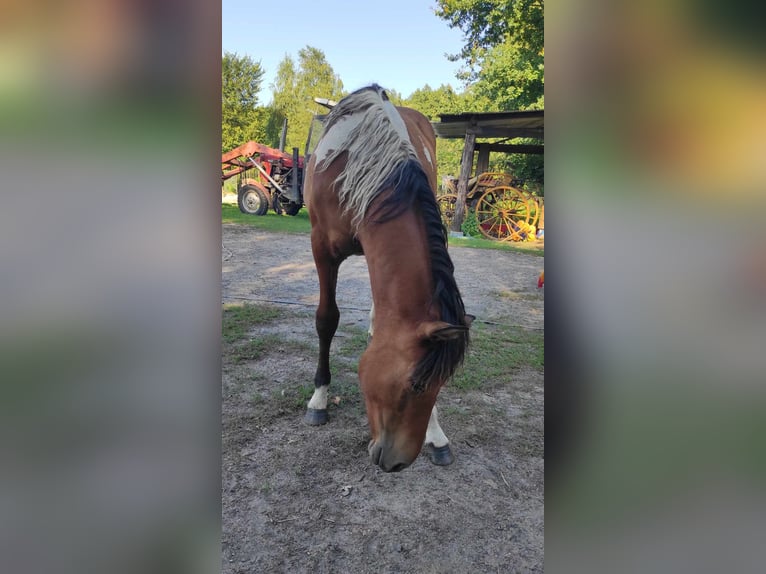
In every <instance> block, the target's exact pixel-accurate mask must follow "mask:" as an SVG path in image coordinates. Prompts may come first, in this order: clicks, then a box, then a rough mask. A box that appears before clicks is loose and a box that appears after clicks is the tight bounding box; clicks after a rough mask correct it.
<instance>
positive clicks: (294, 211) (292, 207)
mask: <svg viewBox="0 0 766 574" xmlns="http://www.w3.org/2000/svg"><path fill="white" fill-rule="evenodd" d="M301 207H302V206H301V204H300V203H293V202H290V203H288V204H287V205H283V206H282V208H283V209H284V210H285V213H286V214H287V215H298V212H299V211H300V210H301Z"/></svg>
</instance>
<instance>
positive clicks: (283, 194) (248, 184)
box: [221, 98, 335, 215]
mask: <svg viewBox="0 0 766 574" xmlns="http://www.w3.org/2000/svg"><path fill="white" fill-rule="evenodd" d="M314 101H315V102H316V103H318V104H321V105H322V106H324V107H326V108H328V109H331V108H332V107H333V106H334V105H335V102H334V101H332V100H328V99H324V98H314ZM326 117H327V116H325V115H319V114H316V115H314V118H313V120H312V122H311V126H310V128H309V134H308V140H307V141H306V155H305V157H301V156H299V155H298V148H297V147H296V148H293V153H292V155H290V154H288V153H285V152H283V151H282V150H280V149H274V148H272V147H269V146H266V145H263V144H259V143H257V142H254V141H249V142H247V143H245V144H242V145H241V146H239V147H236V148H234V149H233V150H231V151H229V152H226V153H225V154H223V155H221V183H222V184H223V182H224V181H226V180H227V179H229V178H231V177H234V176H237V204H238V205H239V209H240V211H241V212H242V213H248V214H250V215H264V214H266V212H267V211H268V210H269V207H271V208H272V209H273V210H274V211H275V212H276V213H278V214H282V213H286V214H287V215H295V214H297V213H298V212H299V211H300V210H301V207H303V172H304V166H306V165H308V160H309V157H310V156H309V153H310V152H311V151H313V150H314V147H316V144H317V142H318V141H319V138H320V137H321V135H322V124H323V121H324V119H325V118H326ZM286 133H287V121H285V125H284V127H283V128H282V137H281V143H280V147H282V148H284V141H285V135H286Z"/></svg>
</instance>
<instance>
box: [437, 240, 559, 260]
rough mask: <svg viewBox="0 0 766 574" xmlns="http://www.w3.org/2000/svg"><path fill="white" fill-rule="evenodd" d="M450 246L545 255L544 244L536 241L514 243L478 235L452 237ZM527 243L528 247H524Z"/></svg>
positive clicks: (537, 255) (538, 255)
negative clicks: (483, 237)
mask: <svg viewBox="0 0 766 574" xmlns="http://www.w3.org/2000/svg"><path fill="white" fill-rule="evenodd" d="M449 245H450V247H473V248H474V249H495V250H497V251H515V252H517V253H524V254H526V255H535V256H536V257H545V248H544V246H543V244H540V246H539V247H536V246H535V245H536V244H535V243H513V242H510V241H490V240H489V239H481V238H478V237H470V238H469V237H450V238H449ZM524 245H526V246H527V247H522V246H524Z"/></svg>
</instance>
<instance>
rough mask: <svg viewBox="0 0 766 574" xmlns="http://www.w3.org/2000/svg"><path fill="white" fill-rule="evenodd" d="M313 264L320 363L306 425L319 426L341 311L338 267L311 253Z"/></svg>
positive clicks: (324, 417) (324, 416) (323, 417)
mask: <svg viewBox="0 0 766 574" xmlns="http://www.w3.org/2000/svg"><path fill="white" fill-rule="evenodd" d="M314 261H315V262H316V266H317V273H318V275H319V306H318V307H317V311H316V329H317V335H319V360H318V361H317V370H316V374H315V375H314V387H315V388H314V395H313V396H312V397H311V400H310V401H309V403H308V409H307V411H306V419H305V420H306V422H307V423H308V424H310V425H321V424H324V423H326V422H327V389H328V387H329V385H330V343H331V342H332V338H333V336H335V330H336V329H337V328H338V320H339V319H340V311H338V305H337V303H336V302H335V286H336V284H337V282H338V267H339V266H340V263H338V262H337V261H335V260H333V259H332V258H331V257H329V256H327V255H325V254H324V253H322V251H321V250H319V249H316V248H315V249H314Z"/></svg>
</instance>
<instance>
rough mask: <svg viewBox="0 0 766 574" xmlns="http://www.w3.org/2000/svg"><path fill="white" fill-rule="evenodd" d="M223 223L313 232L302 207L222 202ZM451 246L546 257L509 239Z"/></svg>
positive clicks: (457, 239)
mask: <svg viewBox="0 0 766 574" xmlns="http://www.w3.org/2000/svg"><path fill="white" fill-rule="evenodd" d="M221 215H222V217H221V221H222V223H237V224H242V225H249V226H251V227H254V228H256V229H263V230H265V231H277V232H282V233H311V222H310V221H309V214H308V211H307V210H306V208H305V207H304V208H303V209H301V210H300V211H299V212H298V214H297V215H295V216H289V215H277V214H276V213H274V212H273V211H272V210H269V211H268V213H266V215H260V216H259V215H247V214H246V213H242V212H241V211H240V210H239V208H238V207H237V206H236V205H232V204H229V203H223V204H221ZM449 244H450V246H454V247H473V248H474V249H497V250H500V251H516V252H518V253H526V254H528V255H536V256H538V257H545V250H544V249H542V248H536V247H532V244H530V246H529V247H523V245H524V244H520V245H519V244H515V243H509V242H507V241H490V240H489V239H481V238H478V237H475V238H462V237H450V238H449Z"/></svg>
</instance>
